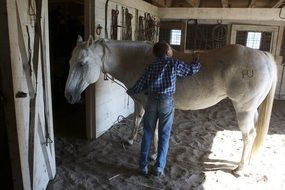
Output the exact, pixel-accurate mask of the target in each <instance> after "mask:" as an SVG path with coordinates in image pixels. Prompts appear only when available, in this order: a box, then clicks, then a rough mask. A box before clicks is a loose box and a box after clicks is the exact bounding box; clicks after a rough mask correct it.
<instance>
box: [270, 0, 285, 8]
mask: <svg viewBox="0 0 285 190" xmlns="http://www.w3.org/2000/svg"><path fill="white" fill-rule="evenodd" d="M284 3H285V2H284V0H279V1H278V2H277V3H276V4H275V5H273V7H272V8H279V7H281V6H282V5H284Z"/></svg>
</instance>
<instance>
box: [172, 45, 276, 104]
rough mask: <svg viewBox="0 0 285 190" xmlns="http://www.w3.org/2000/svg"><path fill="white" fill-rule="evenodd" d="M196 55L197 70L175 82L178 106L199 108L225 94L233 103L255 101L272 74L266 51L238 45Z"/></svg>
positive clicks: (272, 67) (272, 68)
mask: <svg viewBox="0 0 285 190" xmlns="http://www.w3.org/2000/svg"><path fill="white" fill-rule="evenodd" d="M199 57H200V60H201V63H202V69H201V71H200V73H198V74H197V75H194V76H190V77H186V78H183V79H179V80H178V81H177V91H176V94H175V99H176V103H177V108H178V109H179V108H181V109H202V108H206V107H209V106H212V105H214V104H216V103H218V102H219V101H220V100H222V99H224V98H226V97H229V98H230V99H231V100H232V101H234V102H239V101H244V102H246V101H250V100H252V99H254V98H255V99H256V100H257V101H259V100H258V99H262V98H263V96H262V95H263V94H266V93H267V92H268V91H269V89H270V86H271V84H270V82H271V80H272V79H271V78H272V76H273V75H274V74H276V73H275V68H274V67H275V66H274V65H275V63H274V60H273V59H272V56H270V54H268V53H265V52H263V51H259V50H255V49H251V48H247V47H245V46H241V45H229V46H226V47H223V48H220V49H214V50H210V51H205V52H201V53H200V56H199ZM188 61H189V60H188ZM256 97H257V98H256Z"/></svg>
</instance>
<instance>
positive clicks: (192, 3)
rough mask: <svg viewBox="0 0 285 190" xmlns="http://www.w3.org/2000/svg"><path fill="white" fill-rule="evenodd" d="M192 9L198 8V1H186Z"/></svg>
mask: <svg viewBox="0 0 285 190" xmlns="http://www.w3.org/2000/svg"><path fill="white" fill-rule="evenodd" d="M186 2H187V3H189V4H190V5H191V6H192V7H200V0H186Z"/></svg>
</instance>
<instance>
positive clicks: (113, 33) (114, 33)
mask: <svg viewBox="0 0 285 190" xmlns="http://www.w3.org/2000/svg"><path fill="white" fill-rule="evenodd" d="M111 13H112V23H111V39H113V40H117V39H118V15H119V10H118V8H117V7H116V9H112V11H111Z"/></svg>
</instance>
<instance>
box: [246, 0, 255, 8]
mask: <svg viewBox="0 0 285 190" xmlns="http://www.w3.org/2000/svg"><path fill="white" fill-rule="evenodd" d="M256 1H257V0H249V1H248V8H254V7H255V3H256Z"/></svg>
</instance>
